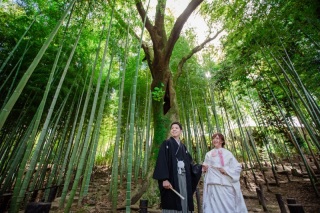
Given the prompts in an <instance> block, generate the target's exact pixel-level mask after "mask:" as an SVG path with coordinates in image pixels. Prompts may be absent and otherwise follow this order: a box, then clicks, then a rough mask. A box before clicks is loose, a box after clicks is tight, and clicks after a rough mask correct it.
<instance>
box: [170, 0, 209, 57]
mask: <svg viewBox="0 0 320 213" xmlns="http://www.w3.org/2000/svg"><path fill="white" fill-rule="evenodd" d="M202 2H203V0H192V1H191V2H190V3H189V5H188V6H187V8H186V9H185V10H184V11H183V12H182V13H181V15H180V16H179V17H178V19H177V21H176V22H175V24H174V26H173V28H172V31H171V33H170V36H169V40H168V43H167V47H166V51H165V52H166V55H165V58H166V59H169V58H170V57H171V54H172V50H173V47H174V45H175V44H176V42H177V40H178V38H179V36H180V33H181V30H182V28H183V25H184V24H185V23H186V21H187V20H188V18H189V16H190V15H191V13H192V12H193V11H194V10H195V9H196V8H197V7H198V6H199V5H200V4H201V3H202Z"/></svg>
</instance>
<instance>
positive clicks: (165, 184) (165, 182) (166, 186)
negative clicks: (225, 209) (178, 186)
mask: <svg viewBox="0 0 320 213" xmlns="http://www.w3.org/2000/svg"><path fill="white" fill-rule="evenodd" d="M162 186H163V188H165V189H170V188H172V186H171V183H170V182H169V181H168V180H165V181H163V182H162Z"/></svg>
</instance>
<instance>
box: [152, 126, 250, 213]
mask: <svg viewBox="0 0 320 213" xmlns="http://www.w3.org/2000/svg"><path fill="white" fill-rule="evenodd" d="M170 133H171V137H170V138H169V139H168V140H166V141H164V142H163V143H162V144H161V147H160V149H159V154H158V159H157V163H156V167H155V170H154V174H153V178H154V179H156V180H158V183H159V189H160V195H161V206H162V213H189V212H193V211H194V206H193V193H194V192H195V190H196V186H197V184H198V182H199V180H200V178H201V174H202V172H205V177H204V188H203V212H204V213H246V212H248V211H247V207H246V205H245V202H244V199H243V196H242V192H241V189H240V181H239V180H240V172H241V164H240V163H238V161H237V160H236V158H235V157H234V156H233V155H232V153H231V152H230V151H228V150H227V149H224V148H223V147H224V144H225V141H224V136H223V135H222V134H220V133H216V134H214V135H213V136H212V144H213V146H214V149H212V150H211V151H209V152H207V154H206V156H205V160H204V162H203V164H202V165H200V164H193V162H192V157H191V155H190V153H189V152H188V150H187V148H186V146H185V145H184V144H183V143H181V141H180V135H181V133H182V125H181V124H180V123H179V122H173V123H172V124H171V129H170Z"/></svg>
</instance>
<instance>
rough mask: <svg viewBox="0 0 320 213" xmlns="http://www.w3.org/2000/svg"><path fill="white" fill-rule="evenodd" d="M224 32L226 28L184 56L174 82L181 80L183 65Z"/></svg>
mask: <svg viewBox="0 0 320 213" xmlns="http://www.w3.org/2000/svg"><path fill="white" fill-rule="evenodd" d="M223 30H224V28H222V29H221V30H219V31H218V32H217V33H216V34H215V35H214V36H212V37H209V38H207V39H206V40H204V41H203V42H202V43H201V44H200V45H198V46H196V47H194V48H193V49H192V50H191V52H190V53H189V54H188V55H186V56H184V57H183V58H182V59H181V60H180V62H179V64H178V70H177V73H176V75H175V78H174V82H177V80H178V79H179V77H180V76H181V74H182V67H183V65H184V64H185V63H186V61H187V60H189V59H190V58H191V57H192V56H193V55H194V54H196V53H197V52H199V51H200V50H202V49H203V48H204V46H205V45H206V44H207V43H209V42H210V41H212V40H214V39H215V38H217V36H218V35H219V34H220V33H221V32H222V31H223Z"/></svg>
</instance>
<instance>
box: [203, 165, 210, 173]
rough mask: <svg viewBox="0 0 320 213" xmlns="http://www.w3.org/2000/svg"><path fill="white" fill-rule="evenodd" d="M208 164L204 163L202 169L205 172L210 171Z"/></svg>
mask: <svg viewBox="0 0 320 213" xmlns="http://www.w3.org/2000/svg"><path fill="white" fill-rule="evenodd" d="M208 167H209V166H208V165H204V164H202V171H203V172H206V171H208Z"/></svg>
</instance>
